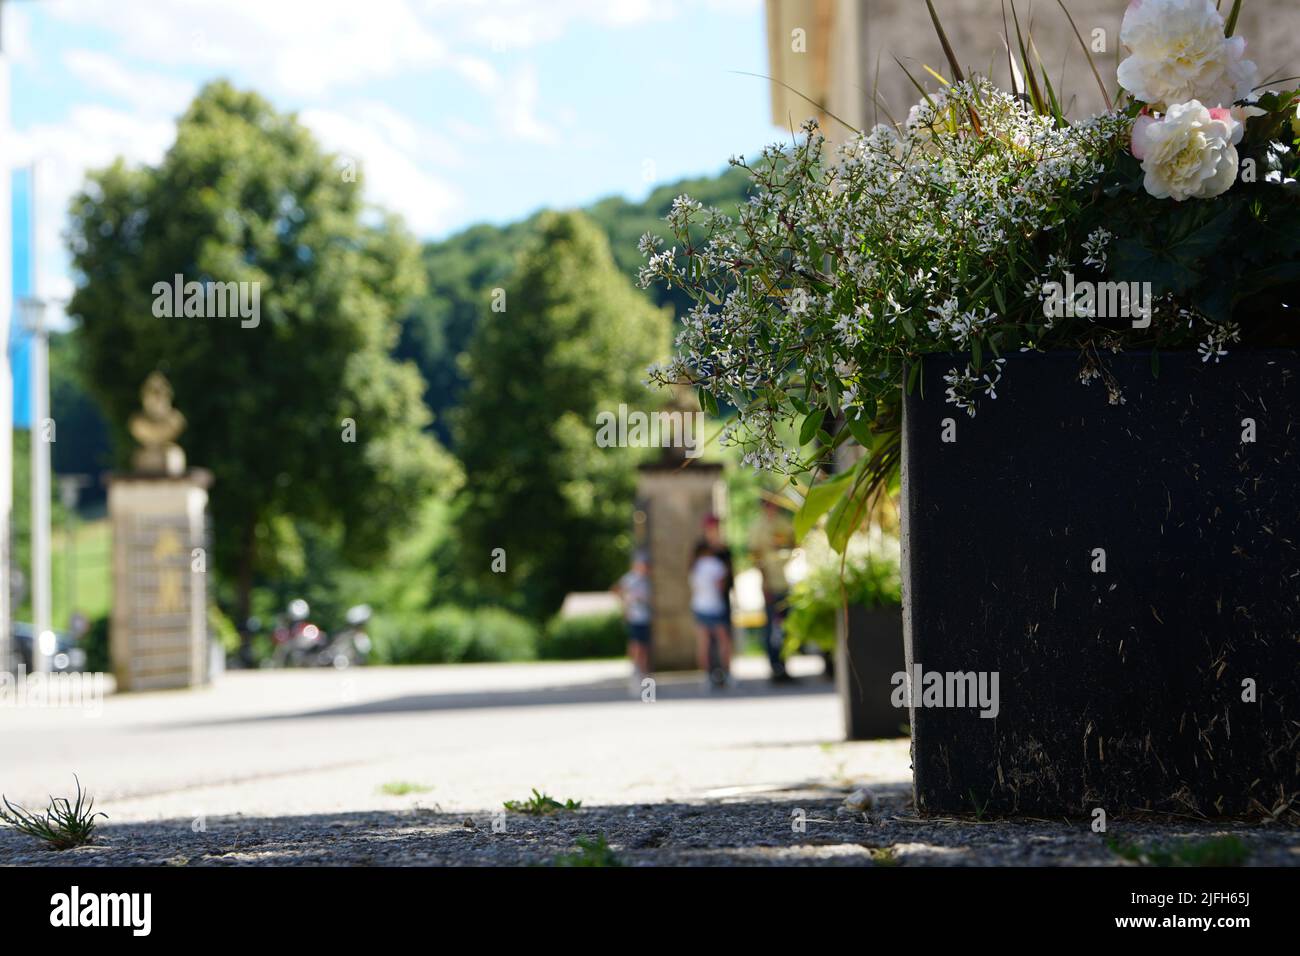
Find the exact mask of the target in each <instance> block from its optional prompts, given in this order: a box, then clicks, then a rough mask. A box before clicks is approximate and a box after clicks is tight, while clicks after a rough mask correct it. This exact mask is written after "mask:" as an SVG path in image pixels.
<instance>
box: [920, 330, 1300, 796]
mask: <svg viewBox="0 0 1300 956" xmlns="http://www.w3.org/2000/svg"><path fill="white" fill-rule="evenodd" d="M962 361H963V360H962V359H960V358H953V357H949V356H930V357H927V358H926V359H924V361H923V369H922V374H923V381H924V394H923V395H922V394H921V392H920V391H919V390H917V391H915V392H914V393H913V394H912V395H910V396H908V398H907V399H906V402H905V408H904V439H903V441H904V447H903V522H904V523H903V593H904V604H905V608H904V632H905V642H906V647H907V666H908V670H909V672H911V671H913V669H915V668H916V667H917V666H918V665H919V666H920V667H921V668H922V669H923V671H924V672H938V673H940V674H943V673H949V672H951V673H969V672H974V673H975V674H976V675H977V676H978V675H980V674H984V675H993V674H996V675H997V676H998V692H999V701H998V707H997V714H996V716H990V717H981V716H980V711H979V709H977V708H976V707H971V706H965V707H961V706H926V703H927V702H926V701H925V700H924V699H922V698H921V690H922V689H923V688H920V687H918V688H913V700H912V706H911V708H910V710H911V726H912V748H913V766H914V769H915V787H916V804H917V808H918V810H920V811H922V812H953V811H973V810H978V811H980V812H983V811H988V812H1001V813H1014V812H1021V813H1031V814H1041V815H1046V814H1058V815H1059V814H1071V815H1075V814H1078V815H1090V814H1092V812H1093V811H1094V810H1095V809H1096V808H1102V809H1104V810H1105V811H1106V812H1107V813H1114V812H1116V811H1124V810H1133V809H1137V808H1141V809H1148V810H1158V811H1172V812H1180V813H1197V814H1205V815H1208V816H1219V815H1255V814H1263V813H1265V812H1275V811H1278V810H1279V809H1281V808H1284V807H1286V806H1287V804H1288V802H1289V801H1292V800H1296V802H1295V804H1293V805H1292V807H1291V812H1293V813H1294V812H1295V811H1296V809H1297V808H1300V800H1297V799H1296V798H1297V793H1298V792H1300V775H1298V772H1297V759H1298V757H1297V755H1298V753H1300V750H1298V747H1297V744H1298V741H1300V355H1298V354H1297V353H1295V352H1291V351H1277V352H1245V351H1243V352H1235V353H1233V354H1231V355H1229V356H1227V357H1225V358H1224V359H1223V360H1222V362H1221V363H1220V364H1218V365H1215V364H1208V365H1207V364H1204V363H1202V362H1201V360H1200V358H1199V356H1197V355H1196V354H1194V353H1178V354H1164V355H1161V356H1160V360H1159V374H1158V376H1156V375H1155V374H1154V371H1153V364H1152V360H1151V356H1150V355H1149V354H1147V353H1140V354H1139V353H1132V354H1128V353H1125V354H1118V355H1106V356H1105V362H1106V365H1107V368H1108V369H1109V371H1110V372H1111V373H1112V374H1113V375H1114V377H1115V380H1116V381H1117V383H1118V384H1119V385H1120V387H1121V388H1122V390H1123V395H1124V398H1125V404H1122V405H1110V404H1108V402H1107V400H1106V392H1105V389H1104V386H1103V385H1102V384H1101V383H1099V382H1093V383H1092V384H1090V385H1088V386H1086V387H1084V386H1082V385H1080V383H1079V381H1078V369H1079V358H1078V356H1077V355H1075V354H1059V353H1053V354H1048V355H1034V354H1025V355H1019V354H1018V355H1014V356H1008V358H1007V364H1006V366H1005V369H1004V376H1003V380H1002V384H1001V385H1000V386H999V388H998V397H997V399H996V400H989V399H985V400H983V401H981V403H980V404H979V407H978V414H977V416H976V417H975V418H970V417H968V416H967V415H966V414H965V413H963V412H961V411H959V410H958V409H957V408H956V407H955V406H953V405H950V404H948V403H947V402H946V401H945V396H944V385H943V382H942V379H943V375H944V374H945V373H946V372H947V371H948V370H949V369H950V368H952V367H953V366H954V365H959V364H961V363H962ZM946 419H951V420H952V421H951V423H949V424H950V432H949V433H950V436H951V435H952V432H951V428H955V438H956V440H955V441H951V442H945V441H944V440H943V438H944V432H945V420H946ZM1244 419H1252V420H1253V422H1254V436H1253V437H1254V439H1255V440H1254V442H1248V441H1244V440H1243V432H1244V431H1245V430H1246V428H1247V427H1248V426H1244V425H1243V420H1244ZM1094 549H1103V550H1104V562H1105V564H1104V571H1103V570H1101V564H1100V561H1099V558H1100V557H1101V556H1100V555H1099V554H1098V553H1096V552H1095V551H1094ZM991 680H992V678H991V676H989V686H990V689H991ZM1249 681H1253V682H1254V694H1255V697H1254V701H1253V702H1251V701H1247V700H1243V695H1247V696H1248V693H1247V690H1246V686H1248V684H1247V683H1246V682H1249ZM959 683H960V684H961V686H963V687H968V686H969V684H967V683H965V682H964V681H962V682H959V681H957V680H953V681H952V682H951V686H952V689H953V690H954V691H955V690H957V689H958V686H959ZM934 699H938V698H933V697H932V700H931V702H933V700H934ZM940 702H941V703H947V704H950V705H951V704H954V703H959V700H958V699H956V698H954V697H953V696H949V697H947V698H946V699H940ZM967 703H968V704H969V701H967ZM989 709H991V708H986V710H989Z"/></svg>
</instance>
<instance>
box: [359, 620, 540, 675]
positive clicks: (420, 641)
mask: <svg viewBox="0 0 1300 956" xmlns="http://www.w3.org/2000/svg"><path fill="white" fill-rule="evenodd" d="M371 630H372V632H373V633H372V636H373V638H374V641H375V647H376V650H377V651H378V656H379V659H380V660H381V661H382V662H384V663H386V664H456V663H483V662H491V661H527V660H533V659H534V658H535V657H536V656H537V628H536V627H534V626H533V625H532V624H531V623H530V622H528V621H527V620H525V619H524V618H522V617H519V616H518V615H516V614H511V613H510V612H509V611H503V610H501V609H500V608H492V607H489V608H478V609H474V610H469V609H466V608H462V607H455V606H449V607H440V608H436V609H434V610H432V611H427V612H420V613H413V614H403V615H379V616H377V617H376V618H375V620H374V622H373V624H372V628H371Z"/></svg>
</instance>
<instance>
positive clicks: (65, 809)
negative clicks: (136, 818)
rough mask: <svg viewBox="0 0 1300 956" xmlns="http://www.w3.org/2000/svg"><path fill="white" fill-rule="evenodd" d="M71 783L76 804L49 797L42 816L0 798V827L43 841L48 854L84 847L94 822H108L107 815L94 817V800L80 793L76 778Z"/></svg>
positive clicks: (73, 777)
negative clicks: (100, 819)
mask: <svg viewBox="0 0 1300 956" xmlns="http://www.w3.org/2000/svg"><path fill="white" fill-rule="evenodd" d="M72 779H73V780H76V781H77V799H76V802H75V803H74V802H72V801H71V800H69V799H68V798H67V797H50V806H49V808H48V809H47V810H46V811H45V812H44V813H34V812H32V811H31V810H27V809H25V808H23V807H21V806H18V805H17V804H15V803H11V802H10V800H9V798H8V797H0V799H2V800H4V805H5V807H4V809H3V810H0V823H4V824H7V825H8V826H11V827H13V828H14V829H15V830H17V831H18V832H19V833H25V834H27V835H28V836H30V837H35V838H36V839H38V840H42V841H44V842H45V844H46V846H48V847H49V848H50V849H52V850H70V849H72V848H73V847H78V846H85V845H86V844H87V843H89V842H90V841H91V840H92V839H93V838H94V834H95V818H96V817H103V818H104V819H108V814H107V813H102V812H100V813H96V812H95V811H94V807H95V801H94V799H93V798H92V797H90V796H89V795H88V794H85V793H82V790H81V781H80V780H79V779H77V775H76V774H73V775H72Z"/></svg>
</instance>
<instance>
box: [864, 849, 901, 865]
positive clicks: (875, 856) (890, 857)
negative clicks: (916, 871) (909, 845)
mask: <svg viewBox="0 0 1300 956" xmlns="http://www.w3.org/2000/svg"><path fill="white" fill-rule="evenodd" d="M867 852H868V853H870V854H871V862H872V863H874V864H875V865H876V866H899V865H901V864H902V862H903V861H902V860H900V859H899V858H898V854H897V853H895V852H894V848H893V847H892V846H871V847H867Z"/></svg>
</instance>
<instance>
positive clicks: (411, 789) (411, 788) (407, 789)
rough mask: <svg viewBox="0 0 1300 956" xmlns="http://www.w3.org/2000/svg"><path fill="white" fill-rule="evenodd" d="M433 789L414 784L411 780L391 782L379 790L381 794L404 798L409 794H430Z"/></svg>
mask: <svg viewBox="0 0 1300 956" xmlns="http://www.w3.org/2000/svg"><path fill="white" fill-rule="evenodd" d="M432 789H433V787H428V786H425V785H424V784H422V783H412V782H411V781H409V780H390V781H389V782H388V783H386V784H384V785H383V786H381V787H380V788H379V792H380V793H383V794H387V795H388V796H390V797H404V796H406V795H407V794H408V793H428V792H429V791H430V790H432Z"/></svg>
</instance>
